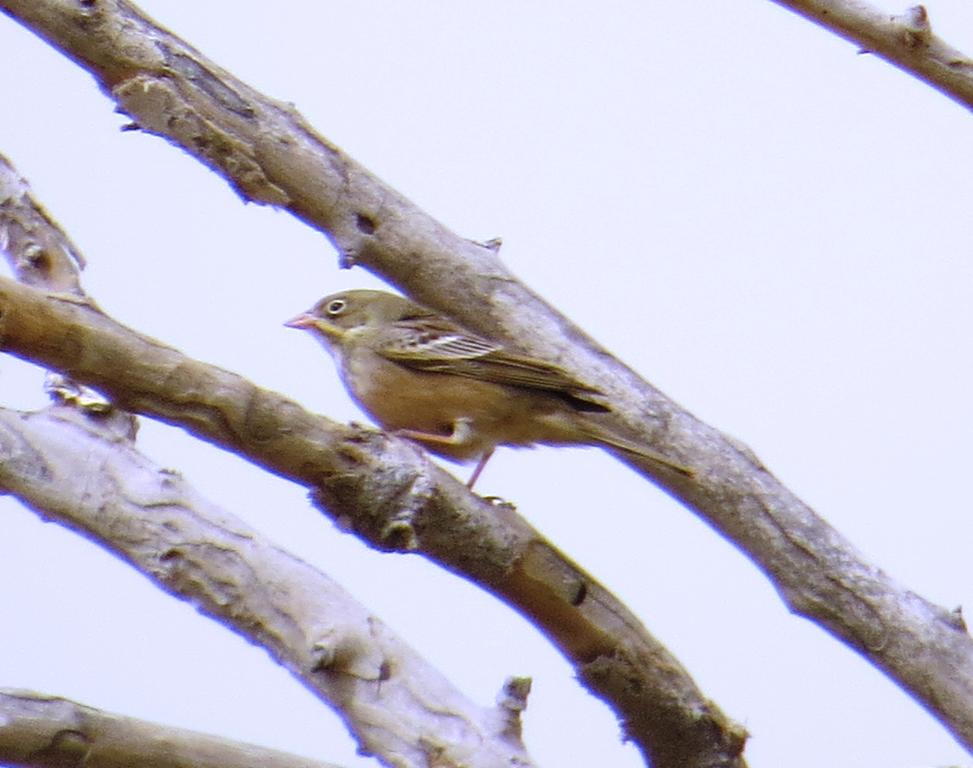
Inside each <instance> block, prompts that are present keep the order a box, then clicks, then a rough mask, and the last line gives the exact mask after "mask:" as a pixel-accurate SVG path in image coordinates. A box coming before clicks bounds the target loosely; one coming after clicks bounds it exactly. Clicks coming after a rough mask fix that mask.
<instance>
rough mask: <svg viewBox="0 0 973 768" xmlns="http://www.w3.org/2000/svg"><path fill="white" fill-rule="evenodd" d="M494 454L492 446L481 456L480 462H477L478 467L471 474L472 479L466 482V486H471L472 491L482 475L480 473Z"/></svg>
mask: <svg viewBox="0 0 973 768" xmlns="http://www.w3.org/2000/svg"><path fill="white" fill-rule="evenodd" d="M492 455H493V449H492V448H491V449H490V450H489V451H487V452H486V453H484V454H483V455H482V456H481V457H480V460H479V461H478V462H476V469H474V470H473V474H472V475H470V479H469V480H468V481H467V483H466V487H467V488H469V489H470V490H471V491H472V490H473V484H474V483H475V482H476V479H477V478H478V477H479V476H480V473H481V472H482V471H483V468H484V467H485V466H486V463H487V462H488V461H489V460H490V457H491V456H492Z"/></svg>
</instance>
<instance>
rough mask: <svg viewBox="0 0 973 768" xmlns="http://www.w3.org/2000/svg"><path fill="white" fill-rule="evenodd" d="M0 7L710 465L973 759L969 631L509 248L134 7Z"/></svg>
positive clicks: (381, 268) (737, 508)
mask: <svg viewBox="0 0 973 768" xmlns="http://www.w3.org/2000/svg"><path fill="white" fill-rule="evenodd" d="M0 9H3V10H5V11H6V12H7V13H8V14H9V15H11V16H13V17H14V18H16V19H18V20H19V21H21V22H22V23H24V24H25V25H26V26H28V27H29V28H31V29H32V30H33V31H35V32H36V33H37V34H39V35H41V36H42V37H44V38H45V39H47V40H48V41H50V42H51V43H52V44H53V45H54V46H55V47H57V48H58V49H59V50H61V51H63V52H64V53H65V54H66V55H68V56H70V57H71V58H73V59H74V60H75V61H77V62H79V63H80V64H81V65H82V66H84V67H85V68H86V69H88V70H89V71H91V72H92V74H93V75H94V76H95V77H96V79H97V80H98V81H99V82H100V84H101V85H102V87H103V88H104V89H105V91H106V92H107V93H108V94H109V95H110V96H111V97H112V98H113V99H115V100H116V101H117V103H118V105H119V107H120V108H121V109H122V110H123V111H125V112H127V113H128V114H130V115H132V117H133V118H134V120H135V121H136V122H137V124H138V125H139V126H141V127H142V128H143V129H145V130H146V131H149V132H152V133H157V134H159V135H162V136H165V137H166V138H167V139H168V140H169V141H171V142H173V143H175V144H177V145H178V146H181V147H182V148H184V149H185V150H186V151H187V152H189V153H191V154H192V155H194V156H196V157H197V158H199V159H200V160H202V161H203V162H205V163H206V164H207V165H209V166H210V167H211V168H213V169H214V170H216V171H217V172H218V173H220V174H222V175H223V176H224V177H226V178H227V179H228V180H230V182H231V183H232V184H233V186H234V188H235V189H236V190H237V191H238V192H239V193H240V194H242V195H243V196H245V197H246V198H247V199H250V200H254V201H256V202H261V203H265V204H273V205H277V206H280V207H282V208H285V209H287V210H289V211H291V212H292V213H294V214H295V215H296V216H298V217H300V218H301V219H302V220H304V221H306V222H308V223H309V224H310V225H312V226H314V227H316V228H318V229H320V230H321V231H323V232H325V233H326V234H327V235H328V237H329V238H330V239H331V241H332V242H333V243H334V244H335V245H336V247H337V248H338V250H339V252H340V253H341V255H342V262H343V264H344V265H346V266H348V265H351V264H361V265H363V266H365V267H366V268H368V269H370V270H372V271H374V272H377V273H378V274H380V275H382V276H383V277H385V278H386V279H388V280H389V281H391V282H393V283H395V284H396V285H399V286H401V287H403V288H404V289H406V290H407V291H408V292H409V293H410V294H412V295H413V296H415V297H416V298H418V299H419V300H420V301H422V302H423V303H425V304H428V305H430V306H433V307H435V308H437V309H440V310H443V311H445V312H447V313H449V314H452V315H454V316H455V317H457V318H458V319H460V320H462V321H463V322H464V323H465V324H467V325H469V326H470V327H472V328H474V329H478V330H480V331H481V332H483V333H485V334H487V335H490V336H494V337H497V338H502V339H506V340H516V341H517V342H519V344H520V345H521V346H522V347H523V348H524V349H525V350H526V351H528V352H530V353H532V354H535V355H537V356H540V357H547V358H549V359H552V360H556V361H557V362H559V363H561V364H562V365H563V366H564V367H566V368H567V369H569V370H571V371H572V372H573V373H575V374H577V375H578V376H580V377H581V378H582V380H585V381H589V382H590V383H592V384H594V385H596V386H598V387H599V389H602V390H604V391H607V392H610V393H611V394H612V395H613V398H614V407H615V409H616V410H617V411H618V412H619V414H620V418H621V419H623V420H624V421H626V422H627V424H628V425H629V427H631V428H632V429H634V430H636V431H638V432H639V433H640V434H641V435H642V436H643V438H644V439H645V440H646V442H647V443H648V444H653V445H656V446H657V447H658V449H659V450H661V451H662V452H663V453H665V454H666V455H668V456H673V457H674V458H677V459H678V460H679V461H680V462H681V463H683V464H685V465H688V466H690V467H693V468H695V469H696V470H697V473H698V481H697V482H694V483H691V484H689V483H676V482H671V483H670V484H668V485H667V490H668V491H669V492H670V493H672V494H673V495H674V496H676V497H678V498H680V499H681V500H682V501H684V502H685V503H686V504H687V505H688V506H689V507H690V508H692V509H693V510H695V511H696V512H697V513H698V514H700V515H701V516H702V517H704V518H705V519H706V520H707V521H708V522H709V523H710V524H711V525H712V526H713V527H714V528H716V529H717V530H718V531H720V532H721V533H722V534H723V535H725V536H726V537H728V538H729V539H731V540H732V541H733V542H734V543H735V544H736V545H737V546H738V547H740V548H741V549H742V550H743V551H744V552H746V553H747V555H748V556H749V557H750V558H751V559H752V560H753V561H754V562H755V563H756V564H757V565H758V567H760V568H761V570H763V571H764V573H766V574H767V575H768V577H770V578H771V579H772V580H773V582H774V584H775V585H776V587H777V589H778V591H779V593H780V594H781V596H782V597H783V599H784V600H785V602H786V603H787V604H788V606H789V607H790V608H791V609H792V610H794V611H795V612H798V613H801V614H802V615H804V616H807V617H808V618H810V619H812V620H813V621H815V622H817V623H818V624H819V625H821V626H822V627H824V628H825V629H827V630H828V631H829V632H831V633H832V634H833V635H835V636H836V637H838V638H839V639H841V640H842V641H843V642H845V643H847V644H848V645H849V646H850V647H852V648H853V649H855V650H856V651H858V652H859V653H861V654H862V655H863V656H865V657H866V658H868V659H869V660H870V661H871V662H872V663H873V664H875V665H876V666H878V667H879V668H880V669H882V670H884V671H885V672H886V673H887V674H889V675H890V676H891V677H892V678H893V679H894V680H896V681H897V682H898V683H899V684H900V685H901V686H902V687H903V688H905V689H906V690H907V691H909V692H910V693H911V694H912V695H913V696H915V697H916V699H917V700H919V701H920V702H921V703H922V704H923V705H924V706H925V707H926V708H927V709H929V711H930V712H931V713H932V714H933V715H934V716H936V717H937V718H939V719H940V721H941V722H943V723H944V725H946V727H947V728H949V729H950V731H951V732H952V733H953V734H954V735H955V736H956V737H957V738H959V739H960V740H961V741H963V742H964V743H965V744H966V745H967V746H971V747H973V644H971V641H970V638H969V636H968V635H967V634H966V632H965V627H964V626H963V625H962V622H961V621H959V620H958V618H957V617H955V616H953V615H952V614H951V613H950V612H948V611H946V610H944V609H942V608H939V607H938V606H935V605H933V604H931V603H929V602H927V601H925V600H923V599H922V598H920V597H918V596H917V595H915V594H913V593H911V592H909V591H908V590H906V589H904V588H902V587H901V586H899V585H898V584H895V583H894V582H893V581H892V580H891V579H889V578H888V576H886V575H885V574H884V573H883V572H882V571H880V570H879V569H878V568H876V567H875V566H872V565H871V564H869V563H867V562H866V561H865V560H863V559H862V558H861V556H860V555H859V554H858V552H857V551H855V549H854V548H853V547H852V546H851V545H850V544H849V543H848V542H847V541H845V540H844V538H843V537H842V536H841V535H840V534H839V533H838V532H837V531H835V530H834V529H833V528H831V527H830V526H829V525H828V524H827V523H826V522H825V521H823V520H822V519H821V518H819V517H818V516H817V515H815V514H814V512H813V511H812V510H811V509H810V508H809V507H808V506H807V505H805V504H804V503H803V502H801V501H800V500H799V499H798V498H796V497H795V496H794V495H793V494H792V493H791V492H790V491H789V490H788V489H787V488H785V487H784V486H783V485H782V484H781V483H780V482H779V481H778V480H777V479H776V478H774V477H773V476H772V475H771V474H770V473H769V472H768V471H767V469H766V468H765V467H764V466H763V465H762V464H761V463H760V461H759V460H758V459H757V458H756V457H755V456H754V455H753V454H752V453H751V452H750V451H749V450H748V449H746V447H745V446H741V445H740V444H739V443H737V442H736V441H734V440H731V439H729V438H727V437H725V436H724V435H722V434H721V433H720V432H719V431H717V430H715V429H713V428H712V427H710V426H708V425H706V424H704V423H702V422H700V421H699V420H697V419H696V418H695V417H693V416H692V415H691V414H689V413H688V412H686V411H684V410H683V409H681V408H680V407H679V406H678V405H677V404H676V403H674V402H672V401H671V400H670V399H668V398H667V397H666V396H664V395H663V394H662V393H660V392H659V391H658V390H656V389H655V388H654V387H652V386H651V385H649V384H648V383H646V382H645V381H642V380H641V379H640V378H639V377H638V376H637V375H636V374H635V373H634V372H633V371H631V370H630V369H628V368H627V367H626V366H624V365H623V364H621V363H619V362H618V361H616V360H614V359H613V358H611V357H610V356H609V355H608V354H607V353H606V352H605V351H604V350H603V349H602V348H600V347H599V346H597V345H596V344H594V343H593V342H592V341H591V340H590V339H588V338H587V337H586V336H585V335H584V334H583V333H582V332H581V331H579V330H578V329H577V328H576V327H575V326H574V325H572V324H571V323H570V322H569V321H568V320H566V319H565V318H564V317H562V316H561V315H559V314H558V313H556V312H555V311H554V310H553V309H552V308H550V307H549V306H547V305H546V304H545V303H544V302H543V301H542V300H540V299H539V298H538V297H537V295H536V294H534V293H533V292H532V291H531V290H530V289H528V288H527V287H525V286H523V285H522V284H520V283H519V282H517V281H516V280H515V279H514V278H513V277H512V276H511V275H510V273H509V272H508V271H507V270H506V269H505V268H504V267H503V265H502V264H501V263H500V262H499V260H498V259H497V257H496V253H495V251H494V250H492V249H491V248H489V247H486V246H482V245H479V244H476V243H472V242H470V241H467V240H464V239H462V238H460V237H458V236H456V235H455V234H453V233H452V232H450V231H449V230H448V229H446V228H445V227H443V226H442V225H440V224H439V223H437V222H436V221H434V220H433V219H432V218H430V217H429V216H428V215H427V214H425V213H424V212H422V211H420V210H418V209H417V208H416V207H415V206H413V205H412V204H411V203H409V202H408V201H407V200H406V199H405V198H404V197H403V196H402V195H400V194H399V193H397V192H395V191H394V190H392V189H390V188H388V187H387V186H385V185H384V184H382V183H381V182H380V181H379V180H378V179H377V178H375V177H374V176H373V175H371V174H370V173H368V171H366V170H365V169H364V168H362V167H361V166H360V165H358V164H357V163H355V162H354V161H353V160H351V159H350V158H348V157H347V156H346V155H345V154H344V153H342V152H341V151H340V150H339V149H337V148H336V147H334V146H333V145H331V144H330V143H328V142H327V141H326V140H324V139H322V138H321V137H319V136H318V135H317V134H316V133H315V132H314V131H313V130H312V129H311V128H310V127H309V126H308V125H307V124H306V123H305V122H304V120H303V119H302V118H301V116H300V115H298V114H297V113H296V112H295V111H294V110H293V109H292V108H290V107H286V106H283V105H281V104H278V103H276V102H274V101H271V100H269V99H267V98H265V97H263V96H261V95H260V94H258V93H257V92H255V91H254V90H253V89H251V88H249V87H248V86H246V85H245V84H243V83H241V82H240V81H238V80H236V79H235V78H233V77H232V76H231V75H230V74H229V73H227V72H225V71H223V70H222V69H220V68H219V67H218V66H216V65H215V64H213V63H212V62H210V61H208V60H206V59H205V58H204V57H202V56H201V55H200V54H199V53H198V52H197V51H195V50H194V49H192V48H191V47H189V46H187V45H186V44H185V43H183V42H182V41H180V40H179V39H178V38H176V37H175V36H173V35H172V34H171V33H169V32H167V31H165V30H163V29H161V28H160V27H158V25H156V24H155V23H153V22H152V21H150V20H149V19H147V18H146V17H144V16H143V15H141V14H140V13H139V12H138V10H137V9H136V8H135V7H134V6H132V5H131V4H130V3H127V2H123V1H122V0H100V1H99V2H98V3H82V4H76V3H74V2H69V1H68V0H0ZM27 354H29V353H27ZM72 364H73V363H72ZM637 469H638V470H639V471H640V472H642V473H644V474H648V473H649V472H651V468H650V467H637ZM329 498H330V499H331V500H334V499H335V498H342V497H341V496H338V497H335V496H331V497H329Z"/></svg>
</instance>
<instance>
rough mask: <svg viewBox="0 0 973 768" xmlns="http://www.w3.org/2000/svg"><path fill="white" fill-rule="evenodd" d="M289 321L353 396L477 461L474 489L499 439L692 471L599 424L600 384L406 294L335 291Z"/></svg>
mask: <svg viewBox="0 0 973 768" xmlns="http://www.w3.org/2000/svg"><path fill="white" fill-rule="evenodd" d="M285 325H287V326H288V327H290V328H302V329H305V330H308V331H310V332H311V333H312V334H313V335H314V336H315V337H316V338H317V339H319V340H320V341H321V342H322V343H323V344H324V346H325V347H326V348H327V349H328V351H329V352H330V353H331V354H332V356H333V357H334V358H335V361H336V363H337V365H338V370H339V372H340V374H341V378H342V381H343V382H344V384H345V387H346V388H347V389H348V391H349V392H350V393H351V396H352V397H353V398H354V399H355V401H356V402H357V403H358V404H359V405H360V406H361V407H362V408H363V409H364V410H365V411H366V412H367V413H368V414H369V415H371V416H372V418H374V419H375V421H377V422H378V423H379V424H380V425H381V426H382V427H383V428H384V429H387V430H390V431H394V432H396V433H398V434H400V435H402V436H403V437H407V438H409V439H410V440H415V441H416V442H418V443H420V444H422V445H423V446H425V447H426V448H427V449H428V450H430V451H432V452H433V453H436V454H439V455H440V456H445V457H446V458H448V459H452V460H455V461H469V460H471V459H477V460H478V463H477V465H476V469H475V470H474V471H473V475H472V477H470V481H469V483H468V484H467V485H468V486H469V487H470V488H472V487H473V484H474V483H475V482H476V479H477V478H478V477H479V476H480V472H482V471H483V467H484V466H485V465H486V463H487V460H488V459H489V458H490V456H491V455H492V454H493V451H494V449H495V448H496V447H497V446H498V445H513V446H527V445H532V444H534V443H546V444H549V445H598V446H602V447H607V448H616V449H619V450H622V451H625V452H627V453H631V454H634V455H636V456H638V457H641V458H643V459H648V460H650V461H652V462H654V463H656V464H658V465H660V466H662V467H665V468H667V469H669V470H672V471H675V472H678V473H680V474H683V475H687V476H691V475H692V471H691V470H689V469H687V468H686V467H684V466H682V465H681V464H678V463H677V462H675V461H672V460H670V459H668V458H666V457H665V456H661V455H659V454H658V453H655V452H654V451H652V450H648V449H645V448H642V447H641V446H638V445H635V444H633V443H631V442H629V441H628V440H625V439H624V438H621V437H618V436H616V435H614V434H612V433H611V432H610V431H608V430H607V429H606V428H605V427H604V426H603V425H601V424H599V423H598V422H597V421H595V420H594V419H593V418H592V416H593V415H594V414H599V413H608V412H609V411H610V410H611V409H610V408H609V407H608V405H606V404H604V403H603V402H601V398H603V397H604V395H603V394H602V393H601V392H599V391H598V390H597V389H595V388H594V387H591V386H588V385H587V384H583V383H581V382H579V381H577V380H576V379H574V378H572V377H571V376H570V374H568V373H567V372H566V371H564V370H563V369H561V368H559V367H558V366H557V365H554V364H552V363H547V362H544V361H543V360H537V359H535V358H532V357H526V356H524V355H519V354H516V353H514V352H512V351H510V350H509V349H507V348H506V347H504V346H503V345H501V344H498V343H496V342H493V341H490V340H488V339H485V338H483V337H482V336H479V335H477V334H475V333H473V332H472V331H469V330H467V329H466V328H463V327H462V326H460V325H459V324H457V323H455V322H453V321H452V320H448V319H447V318H445V317H443V316H442V315H440V314H438V313H436V312H434V311H432V310H431V309H428V308H426V307H424V306H422V305H420V304H416V303H415V302H413V301H410V300H409V299H405V298H403V297H401V296H395V295H393V294H390V293H385V292H383V291H364V290H359V291H344V292H342V293H335V294H333V295H331V296H326V297H325V298H323V299H321V301H319V302H318V303H317V304H315V305H314V306H313V307H312V308H311V309H310V310H308V311H307V312H304V313H302V314H300V315H298V316H297V317H295V318H293V319H292V320H289V321H288V322H287V323H285Z"/></svg>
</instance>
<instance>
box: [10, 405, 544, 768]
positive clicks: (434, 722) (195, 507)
mask: <svg viewBox="0 0 973 768" xmlns="http://www.w3.org/2000/svg"><path fill="white" fill-rule="evenodd" d="M133 438H134V431H133V430H132V429H131V423H130V421H129V419H128V415H127V414H124V413H115V414H111V415H109V416H101V415H88V414H85V413H84V412H82V411H80V410H78V409H76V408H73V407H67V406H57V407H53V408H49V409H47V410H45V411H40V412H37V413H19V412H16V411H10V410H6V409H0V489H2V490H3V491H4V492H7V493H11V494H13V495H14V496H16V497H17V498H19V499H20V500H21V501H22V502H23V503H24V504H26V505H27V506H29V507H31V508H32V509H34V510H35V511H37V512H38V513H39V514H41V515H43V516H44V517H50V518H54V519H56V520H57V521H58V522H60V523H62V524H63V525H66V526H67V527H69V528H72V529H74V530H76V531H78V532H80V533H81V534H83V535H85V536H87V537H88V538H91V539H93V540H95V541H96V542H98V543H99V544H101V545H102V546H104V547H105V548H107V549H108V550H109V551H111V552H112V553H114V554H115V555H117V556H119V557H121V558H122V559H124V560H125V561H126V562H128V563H130V564H131V565H133V566H134V567H135V568H136V569H138V570H139V571H141V572H142V573H143V574H145V575H146V576H148V577H149V578H150V579H152V580H153V581H154V582H156V584H158V585H159V586H160V587H162V588H163V589H164V590H166V591H167V592H169V593H170V594H173V595H175V596H176V597H180V598H182V599H183V600H187V601H189V602H191V603H193V604H194V605H195V606H196V607H197V608H198V609H199V610H200V611H201V612H203V613H205V614H207V615H209V616H211V617H212V618H214V619H216V620H218V621H220V622H221V623H223V624H225V625H226V626H228V627H229V628H231V629H233V630H234V631H236V632H238V633H239V634H241V635H243V636H244V637H246V638H247V639H249V640H251V641H254V642H257V643H258V644H260V645H261V646H262V647H263V648H265V649H266V650H267V652H268V653H269V654H270V655H271V657H272V658H274V659H275V660H276V661H277V662H278V663H279V664H281V665H282V666H283V667H284V668H285V669H287V670H288V671H290V672H291V674H293V675H294V676H295V677H296V678H297V679H298V680H300V681H301V682H302V683H303V684H304V685H305V686H306V687H307V688H308V689H310V690H311V692H312V693H314V694H316V695H317V696H318V698H320V699H321V700H323V701H324V702H325V703H327V704H329V705H330V706H331V707H332V708H333V709H335V711H336V712H337V713H338V714H339V715H340V716H341V717H342V719H343V720H344V722H345V724H346V725H347V726H348V728H349V730H350V731H351V732H352V733H353V734H354V736H355V738H356V740H357V743H358V744H359V748H360V749H361V750H362V751H363V752H365V753H367V754H374V755H377V756H379V757H380V758H381V760H382V762H383V763H384V764H385V765H408V766H422V765H428V764H430V762H431V760H430V755H436V758H437V760H438V762H437V763H436V764H437V765H443V766H479V767H480V768H499V767H500V766H510V765H524V766H529V765H532V764H533V763H532V762H531V760H530V758H529V756H528V755H527V754H526V751H525V750H524V747H523V745H522V743H521V740H520V721H519V712H518V708H517V707H516V706H514V707H511V706H507V705H506V704H505V703H502V704H500V705H499V706H498V707H497V708H496V709H485V708H482V707H480V706H477V705H475V704H473V703H472V702H470V701H469V700H467V699H466V697H465V696H463V695H462V694H461V693H460V692H459V691H457V690H456V689H455V688H453V687H452V685H451V684H450V683H449V682H448V681H447V680H446V679H445V678H444V677H443V676H442V675H441V674H440V673H439V672H438V671H437V670H435V669H434V668H433V667H432V666H430V665H429V664H428V663H427V662H426V661H425V660H424V659H422V658H421V657H420V656H419V655H418V654H417V653H416V652H415V651H413V650H412V649H411V648H409V647H408V646H407V645H406V644H405V643H404V642H403V641H402V640H401V639H399V638H398V637H396V636H395V635H394V633H393V632H392V631H391V630H390V629H389V628H388V627H386V626H385V625H384V624H383V623H382V622H381V621H380V620H379V619H378V618H376V617H375V616H373V615H371V614H370V613H369V612H368V611H367V610H366V609H365V608H364V607H363V606H362V605H360V604H359V603H358V602H356V601H355V600H354V599H353V598H352V597H351V596H350V595H349V594H348V593H347V592H345V590H344V589H342V588H341V587H340V586H339V585H338V584H336V583H334V582H333V581H331V579H329V578H328V577H327V576H325V575H324V574H323V573H321V572H320V571H317V570H316V569H314V568H313V567H311V566H310V565H308V564H307V563H305V562H303V561H301V560H299V559H297V558H296V557H294V556H293V555H290V554H288V553H287V552H284V551H283V550H280V549H278V548H277V547H275V546H274V545H273V544H271V543H270V542H268V541H267V540H266V539H264V538H263V537H262V536H261V535H260V534H259V533H258V532H257V531H255V530H253V529H252V528H250V527H249V526H247V525H246V524H245V523H243V522H242V521H240V520H238V519H236V518H234V517H233V516H232V515H230V514H228V513H227V512H225V511H223V510H221V509H218V508H217V507H215V506H214V505H213V504H211V503H210V502H208V501H207V500H206V499H204V498H202V497H201V496H200V495H199V494H198V493H197V492H196V491H195V490H194V489H193V488H192V487H191V486H190V485H189V484H188V483H187V482H186V481H185V480H184V479H183V478H182V477H181V476H179V475H178V474H177V473H175V472H173V471H172V470H166V469H161V468H159V467H157V466H155V465H154V464H153V463H152V462H150V461H149V460H148V459H146V458H145V457H144V456H142V455H141V454H140V453H139V452H138V451H136V450H135V448H134V446H133V445H132V442H131V441H132V440H133ZM8 726H9V722H8V721H7V720H5V719H4V718H3V717H0V731H3V730H5V729H6V728H7V727H8ZM146 746H149V744H147V745H146ZM140 763H141V760H139V761H133V762H132V763H131V764H133V765H134V764H140ZM119 764H122V763H119Z"/></svg>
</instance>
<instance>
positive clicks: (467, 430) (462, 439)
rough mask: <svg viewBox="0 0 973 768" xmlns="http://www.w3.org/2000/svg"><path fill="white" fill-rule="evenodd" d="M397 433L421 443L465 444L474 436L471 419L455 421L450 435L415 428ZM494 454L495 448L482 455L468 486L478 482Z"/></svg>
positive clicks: (397, 431)
mask: <svg viewBox="0 0 973 768" xmlns="http://www.w3.org/2000/svg"><path fill="white" fill-rule="evenodd" d="M395 433H396V434H397V435H401V436H402V437H407V438H409V439H410V440H418V441H419V442H420V443H433V444H434V445H465V444H466V443H468V442H470V438H472V437H473V427H471V426H470V420H469V419H456V421H455V422H453V430H452V432H450V433H449V434H448V435H439V434H436V433H435V432H420V431H419V430H415V429H398V430H396V432H395ZM492 455H493V449H492V448H491V449H490V450H488V451H486V452H485V453H484V454H483V455H482V456H480V459H479V461H477V462H476V469H474V470H473V474H472V475H471V476H470V479H469V481H468V482H467V483H466V487H467V488H469V489H471V490H472V488H473V484H474V483H475V482H476V480H477V478H478V477H479V476H480V473H481V472H482V471H483V468H484V467H485V466H486V463H487V461H489V460H490V457H491V456H492Z"/></svg>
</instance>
